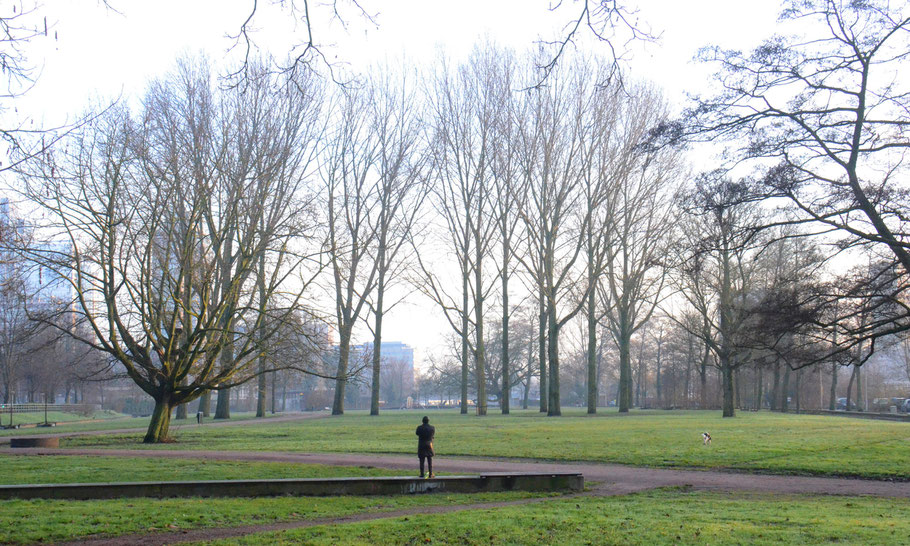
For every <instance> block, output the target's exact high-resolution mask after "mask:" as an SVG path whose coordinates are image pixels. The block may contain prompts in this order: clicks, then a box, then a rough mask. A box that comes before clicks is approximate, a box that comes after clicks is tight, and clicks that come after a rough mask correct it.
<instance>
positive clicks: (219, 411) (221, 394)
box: [215, 356, 233, 419]
mask: <svg viewBox="0 0 910 546" xmlns="http://www.w3.org/2000/svg"><path fill="white" fill-rule="evenodd" d="M231 358H233V356H232V357H231ZM222 362H223V360H222ZM230 418H231V389H221V390H220V391H218V398H217V399H216V401H215V419H230Z"/></svg>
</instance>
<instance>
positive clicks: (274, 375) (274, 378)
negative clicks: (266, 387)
mask: <svg viewBox="0 0 910 546" xmlns="http://www.w3.org/2000/svg"><path fill="white" fill-rule="evenodd" d="M271 375H272V395H271V396H270V397H269V401H270V402H271V403H272V407H271V410H272V415H275V409H276V408H277V405H276V404H277V401H276V398H275V389H276V387H277V385H276V383H277V382H278V372H272V374H271Z"/></svg>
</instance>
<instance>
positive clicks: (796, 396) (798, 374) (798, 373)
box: [795, 368, 803, 413]
mask: <svg viewBox="0 0 910 546" xmlns="http://www.w3.org/2000/svg"><path fill="white" fill-rule="evenodd" d="M802 375H803V370H802V368H800V369H799V370H796V390H795V398H796V413H799V410H800V399H799V388H800V379H802Z"/></svg>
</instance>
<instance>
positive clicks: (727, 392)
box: [720, 356, 736, 417]
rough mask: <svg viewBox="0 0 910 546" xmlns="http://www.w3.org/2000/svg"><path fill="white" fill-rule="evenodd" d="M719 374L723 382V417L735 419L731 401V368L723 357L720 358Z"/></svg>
mask: <svg viewBox="0 0 910 546" xmlns="http://www.w3.org/2000/svg"><path fill="white" fill-rule="evenodd" d="M720 372H721V377H722V381H723V385H722V387H723V389H722V390H723V391H724V405H723V416H724V417H736V410H735V408H734V401H733V388H734V387H733V367H732V366H731V365H730V362H729V361H726V357H724V356H722V357H721V363H720Z"/></svg>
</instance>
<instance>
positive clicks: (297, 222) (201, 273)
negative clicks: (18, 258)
mask: <svg viewBox="0 0 910 546" xmlns="http://www.w3.org/2000/svg"><path fill="white" fill-rule="evenodd" d="M254 83H255V85H254V86H251V87H250V88H248V89H247V92H246V93H243V94H240V93H237V92H232V93H226V94H219V93H216V92H214V90H213V89H212V87H211V77H210V75H209V72H208V70H207V69H206V67H205V66H204V65H201V64H193V63H188V62H185V63H183V64H182V65H181V66H180V69H179V70H178V71H177V72H176V73H174V74H173V75H172V76H171V77H170V78H168V79H164V80H159V81H156V82H154V83H153V84H152V85H151V86H150V88H149V91H148V94H147V96H146V99H145V102H144V103H143V105H142V108H141V110H140V113H139V115H138V116H133V115H131V114H130V113H129V112H128V111H127V110H126V109H124V108H115V109H113V110H111V111H110V112H109V113H108V114H107V115H106V116H104V117H103V118H101V119H99V120H98V121H96V122H94V123H92V124H90V125H89V126H87V127H85V128H83V130H81V131H79V132H78V134H76V135H74V136H73V137H72V138H71V139H69V142H68V146H67V147H65V148H62V149H60V150H57V151H55V152H54V153H47V154H45V155H44V156H43V157H42V161H41V162H40V163H34V164H31V165H30V166H29V171H28V172H26V173H25V175H26V176H25V177H24V188H25V194H26V197H27V198H28V199H30V200H31V201H32V203H34V205H35V206H37V207H39V209H40V210H41V211H43V213H44V214H46V215H47V217H48V220H47V222H46V225H42V226H41V228H42V229H43V230H44V231H45V232H47V233H48V234H49V235H50V237H52V238H54V239H56V238H60V239H63V240H64V241H66V243H67V244H66V245H65V246H61V245H57V246H56V247H53V250H48V249H49V248H51V247H49V246H48V245H47V244H45V245H33V246H31V247H28V248H25V249H23V252H24V254H25V255H26V256H27V257H28V259H30V260H32V261H33V262H34V263H36V264H38V265H40V266H42V267H46V268H48V269H50V270H51V271H54V272H55V273H56V274H57V275H59V276H60V277H62V278H64V279H66V280H67V281H68V282H69V283H70V284H71V286H72V290H73V293H74V294H75V296H74V301H73V302H72V303H71V306H72V308H73V309H74V312H75V313H76V315H77V317H78V320H79V322H81V323H83V324H84V325H85V326H86V327H87V328H88V333H87V334H80V331H81V330H80V329H75V330H73V329H71V328H67V327H66V326H65V325H64V324H61V323H59V322H52V321H49V320H48V321H46V322H47V323H49V324H50V325H51V326H53V327H55V328H57V329H59V330H60V331H61V332H63V333H67V334H69V335H72V336H74V337H75V338H76V339H77V340H79V341H81V342H83V343H86V344H88V345H89V346H91V347H93V348H95V349H97V350H100V351H103V352H105V353H107V354H109V355H111V357H112V359H113V360H114V361H116V362H117V363H118V365H120V366H123V368H124V369H125V371H126V374H127V375H128V376H129V377H130V378H131V379H132V380H133V381H134V382H135V383H136V384H137V385H138V386H139V387H140V388H141V389H142V390H143V391H145V392H146V393H148V394H149V395H150V396H151V397H152V398H154V400H155V410H154V413H153V415H152V420H151V422H150V424H149V429H148V432H147V434H146V436H145V442H148V443H151V442H162V441H167V439H168V427H169V423H170V415H171V409H172V408H173V407H175V406H177V405H179V404H182V403H186V402H189V401H191V400H194V399H196V398H198V397H199V396H201V395H202V394H204V393H205V392H206V391H208V390H211V389H223V388H229V387H231V386H234V385H237V384H240V383H243V382H245V381H247V380H249V379H250V378H252V377H254V376H255V375H256V369H255V366H254V363H255V358H254V356H255V355H256V354H258V353H259V351H260V345H261V338H260V337H259V336H257V335H256V332H257V331H258V330H259V327H260V325H261V324H262V322H263V321H265V320H266V318H267V313H266V312H264V310H263V301H257V294H256V293H255V291H254V290H252V289H251V283H252V280H253V279H254V278H255V271H256V269H257V266H258V262H259V257H260V256H262V255H265V256H266V259H267V260H268V261H270V262H271V263H272V266H273V269H272V270H271V271H270V272H269V275H268V278H267V279H266V290H265V294H266V296H267V297H266V300H267V301H268V302H270V305H269V307H270V308H271V309H275V310H278V312H277V313H276V315H277V317H273V318H281V317H282V316H285V315H287V314H290V313H292V312H293V310H294V309H295V308H296V307H297V306H298V303H299V299H300V297H301V295H302V293H303V290H304V289H305V288H306V286H307V284H308V283H307V279H308V278H309V277H307V276H305V275H306V273H305V269H306V265H307V263H308V262H309V260H308V255H307V254H306V253H301V252H299V251H298V250H294V251H292V245H295V244H296V241H298V240H299V237H300V236H301V234H304V233H306V232H307V231H308V230H311V229H313V220H312V214H311V213H309V212H308V211H307V208H306V205H307V203H306V202H300V201H299V200H298V198H299V197H304V196H305V194H304V193H298V192H300V191H302V190H304V187H303V184H304V180H303V178H302V177H301V174H302V173H303V172H305V171H306V166H307V162H308V161H309V160H310V159H311V154H310V150H311V148H312V146H311V145H309V144H308V142H309V141H310V139H312V137H313V135H312V134H311V132H310V131H312V130H315V128H317V127H318V123H314V116H315V115H316V114H317V113H318V104H319V100H318V97H319V92H318V86H316V85H315V83H313V82H310V83H307V82H304V81H300V82H298V83H300V88H299V89H306V90H308V92H309V94H308V95H305V94H301V93H300V92H299V90H298V88H293V89H291V88H285V87H276V86H275V85H274V84H275V82H274V80H273V79H272V78H269V77H267V76H264V75H263V76H262V77H261V78H259V79H257V80H254ZM263 226H264V229H263ZM229 241H230V243H229ZM226 249H232V250H230V251H227V252H226ZM218 256H222V257H223V256H228V257H229V260H228V261H227V262H226V263H224V262H219V260H216V257H218ZM226 271H229V273H226ZM298 274H299V275H300V276H301V278H300V279H299V280H298V281H297V282H294V280H293V277H294V276H297V275H298ZM219 281H220V282H219ZM288 283H290V284H292V285H296V287H297V289H294V290H288V288H287V287H288ZM226 324H228V325H232V326H230V327H225V325H226ZM235 324H237V325H240V324H242V327H237V326H233V325H235ZM272 330H273V331H274V328H273V329H272ZM229 341H230V342H231V343H233V344H234V353H233V360H232V361H231V362H230V363H226V362H224V361H222V363H221V366H218V359H219V356H220V355H221V354H222V349H223V348H224V347H225V345H226V344H227V343H228V342H229ZM288 366H289V367H290V366H293V363H289V364H288Z"/></svg>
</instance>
